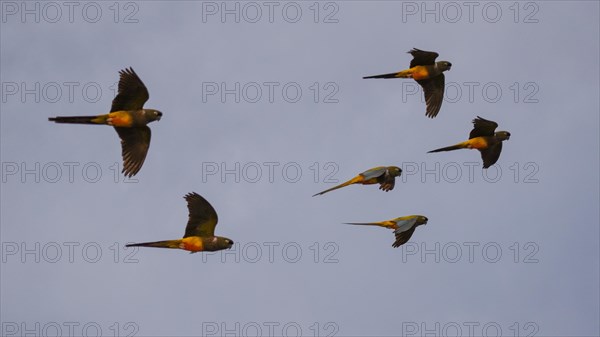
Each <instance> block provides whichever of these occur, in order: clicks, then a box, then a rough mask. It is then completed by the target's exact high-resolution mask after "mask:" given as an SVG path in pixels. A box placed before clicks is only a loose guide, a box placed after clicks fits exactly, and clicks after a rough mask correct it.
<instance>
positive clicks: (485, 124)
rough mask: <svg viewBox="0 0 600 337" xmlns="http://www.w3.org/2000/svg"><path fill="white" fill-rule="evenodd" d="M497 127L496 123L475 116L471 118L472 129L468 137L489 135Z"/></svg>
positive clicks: (491, 134)
mask: <svg viewBox="0 0 600 337" xmlns="http://www.w3.org/2000/svg"><path fill="white" fill-rule="evenodd" d="M497 127H498V123H496V122H494V121H490V120H487V119H485V118H481V117H479V116H477V118H475V119H474V120H473V130H471V133H470V134H469V139H472V138H476V137H491V136H493V135H494V131H496V128H497Z"/></svg>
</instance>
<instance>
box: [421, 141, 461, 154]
mask: <svg viewBox="0 0 600 337" xmlns="http://www.w3.org/2000/svg"><path fill="white" fill-rule="evenodd" d="M465 143H466V142H462V143H458V144H456V145H452V146H446V147H442V148H439V149H435V150H431V151H429V152H427V153H433V152H442V151H454V150H458V149H464V148H465V147H466V144H465Z"/></svg>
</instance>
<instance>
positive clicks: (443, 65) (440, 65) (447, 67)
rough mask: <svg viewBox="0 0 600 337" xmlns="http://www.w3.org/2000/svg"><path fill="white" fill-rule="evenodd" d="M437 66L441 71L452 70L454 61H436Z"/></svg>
mask: <svg viewBox="0 0 600 337" xmlns="http://www.w3.org/2000/svg"><path fill="white" fill-rule="evenodd" d="M435 66H436V68H437V69H438V70H439V71H446V70H450V68H451V67H452V63H450V62H448V61H438V62H436V63H435Z"/></svg>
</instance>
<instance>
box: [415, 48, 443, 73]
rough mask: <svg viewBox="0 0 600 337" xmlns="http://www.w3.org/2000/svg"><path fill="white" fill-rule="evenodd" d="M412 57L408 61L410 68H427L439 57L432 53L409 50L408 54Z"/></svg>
mask: <svg viewBox="0 0 600 337" xmlns="http://www.w3.org/2000/svg"><path fill="white" fill-rule="evenodd" d="M408 53H409V54H411V55H412V56H413V59H412V61H410V67H411V68H412V67H414V66H427V65H430V64H434V63H435V59H436V58H437V57H438V56H440V55H439V54H438V53H436V52H433V51H425V50H421V49H417V48H413V49H411V50H410V51H409V52H408Z"/></svg>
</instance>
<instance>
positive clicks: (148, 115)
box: [144, 109, 162, 123]
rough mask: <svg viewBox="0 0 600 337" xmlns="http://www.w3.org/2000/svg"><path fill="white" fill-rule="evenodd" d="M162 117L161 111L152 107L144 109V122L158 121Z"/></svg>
mask: <svg viewBox="0 0 600 337" xmlns="http://www.w3.org/2000/svg"><path fill="white" fill-rule="evenodd" d="M161 117H162V112H160V111H158V110H154V109H144V118H145V119H146V123H150V122H154V121H159V120H160V118H161Z"/></svg>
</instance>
